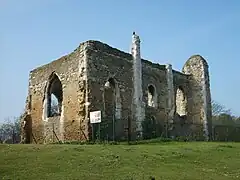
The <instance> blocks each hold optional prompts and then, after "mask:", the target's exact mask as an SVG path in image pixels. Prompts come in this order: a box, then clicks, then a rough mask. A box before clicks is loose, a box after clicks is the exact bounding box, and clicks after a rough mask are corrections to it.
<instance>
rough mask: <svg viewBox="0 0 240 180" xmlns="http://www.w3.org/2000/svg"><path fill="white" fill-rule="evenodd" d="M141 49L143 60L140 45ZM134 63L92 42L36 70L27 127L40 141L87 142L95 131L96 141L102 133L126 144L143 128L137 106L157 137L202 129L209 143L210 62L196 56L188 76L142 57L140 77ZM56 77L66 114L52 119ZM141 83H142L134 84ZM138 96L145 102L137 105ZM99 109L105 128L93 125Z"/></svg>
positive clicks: (187, 66) (31, 81)
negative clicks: (52, 87)
mask: <svg viewBox="0 0 240 180" xmlns="http://www.w3.org/2000/svg"><path fill="white" fill-rule="evenodd" d="M135 50H138V51H139V54H138V55H139V58H140V45H139V47H135ZM132 53H133V54H134V53H136V52H132ZM135 60H136V59H135ZM134 62H135V61H134V58H133V56H132V55H131V54H129V53H125V52H122V51H120V50H118V49H116V48H113V47H110V46H109V45H107V44H104V43H101V42H99V41H87V42H84V43H82V44H80V46H79V47H78V48H77V49H76V50H75V51H74V52H72V53H71V54H69V55H67V56H64V57H62V58H60V59H58V60H56V61H53V62H51V63H49V64H47V65H44V66H41V67H39V68H36V69H35V70H33V71H31V72H30V78H29V94H28V98H27V101H26V114H27V116H26V117H28V119H31V121H32V122H28V123H27V124H28V126H29V125H31V128H29V127H28V129H30V130H29V132H30V131H31V133H32V134H33V137H35V139H36V141H37V143H44V142H52V141H56V140H57V139H59V140H64V141H67V140H87V139H91V137H92V136H91V134H92V132H93V135H94V138H96V137H97V134H98V132H99V130H100V137H101V139H105V140H107V139H108V140H113V139H116V140H121V139H122V140H123V139H126V138H127V128H130V131H131V134H132V138H136V131H138V130H139V125H138V124H137V123H138V122H137V119H136V115H135V114H136V113H135V111H136V110H137V107H135V106H136V105H138V106H139V107H142V108H143V109H142V110H141V112H142V113H143V114H142V117H141V119H142V120H141V121H147V122H150V123H152V124H153V127H155V130H156V128H158V134H157V136H160V135H163V134H164V135H165V133H167V132H168V133H169V134H168V136H180V135H186V134H187V133H192V132H199V131H201V132H202V133H204V135H205V139H208V137H209V136H210V134H211V128H210V127H211V94H210V85H209V73H208V65H207V63H206V61H205V60H204V59H203V58H202V57H201V56H192V57H191V58H190V59H189V60H188V61H187V62H186V64H185V65H184V67H183V72H178V71H175V70H172V68H171V65H166V66H165V65H159V64H155V63H152V62H150V61H147V60H144V59H141V64H140V65H141V67H142V72H141V73H140V76H139V77H138V76H137V74H139V72H138V69H137V67H138V66H135V65H134ZM134 69H135V70H134ZM53 73H54V74H55V75H56V76H57V77H58V78H59V80H60V81H61V86H62V92H63V101H62V108H61V114H60V115H58V116H54V117H48V116H47V113H46V112H47V108H48V106H47V93H48V89H49V88H48V87H50V85H49V84H50V80H49V77H51V76H52V75H53ZM136 78H137V79H136ZM136 80H137V81H138V82H139V83H134V82H135V81H136ZM139 84H140V85H141V87H142V89H141V91H142V95H141V92H140V91H139V90H138V89H139V88H137V87H138V86H139ZM138 91H139V93H138ZM179 92H180V93H179ZM136 95H138V96H139V97H138V98H139V99H138V101H139V104H136V102H137V101H134V98H133V97H135V96H136ZM140 96H141V97H140ZM135 100H136V98H135ZM134 102H135V104H134ZM96 110H101V111H102V123H101V124H100V126H98V125H93V126H92V125H91V124H90V121H89V113H90V112H91V111H96ZM28 121H29V120H28ZM129 121H130V126H129ZM194 124H200V125H201V126H199V127H198V126H196V125H194ZM92 127H93V129H92ZM53 128H54V132H55V133H56V136H57V137H58V138H56V137H55V134H53ZM141 128H142V127H141ZM201 128H203V129H201ZM25 129H26V128H25ZM155 130H154V131H155ZM166 130H167V131H166ZM142 131H144V130H143V129H142ZM114 132H115V133H114ZM26 133H27V132H25V134H26ZM28 134H29V133H28ZM54 138H55V139H54ZM31 142H33V139H31Z"/></svg>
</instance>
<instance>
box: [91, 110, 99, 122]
mask: <svg viewBox="0 0 240 180" xmlns="http://www.w3.org/2000/svg"><path fill="white" fill-rule="evenodd" d="M100 122H101V111H92V112H90V123H100Z"/></svg>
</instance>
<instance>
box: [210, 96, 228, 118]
mask: <svg viewBox="0 0 240 180" xmlns="http://www.w3.org/2000/svg"><path fill="white" fill-rule="evenodd" d="M211 103H212V115H213V116H219V115H220V114H229V115H231V114H232V113H231V110H230V109H227V108H226V107H225V106H223V105H222V104H220V103H218V102H216V101H214V100H212V102H211Z"/></svg>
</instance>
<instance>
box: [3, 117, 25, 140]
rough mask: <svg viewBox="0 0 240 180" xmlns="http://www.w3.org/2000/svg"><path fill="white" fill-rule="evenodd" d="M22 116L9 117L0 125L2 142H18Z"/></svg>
mask: <svg viewBox="0 0 240 180" xmlns="http://www.w3.org/2000/svg"><path fill="white" fill-rule="evenodd" d="M20 119H21V116H20V117H14V118H13V119H11V118H7V119H5V121H4V123H3V124H1V125H0V142H11V143H16V142H18V141H19V140H20V131H21V127H20V126H21V125H20Z"/></svg>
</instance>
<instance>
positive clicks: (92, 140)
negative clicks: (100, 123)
mask: <svg viewBox="0 0 240 180" xmlns="http://www.w3.org/2000/svg"><path fill="white" fill-rule="evenodd" d="M93 125H94V123H92V141H94V129H93Z"/></svg>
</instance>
